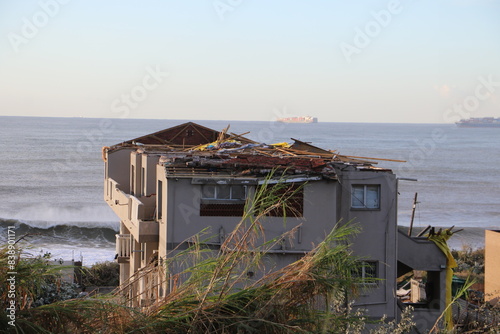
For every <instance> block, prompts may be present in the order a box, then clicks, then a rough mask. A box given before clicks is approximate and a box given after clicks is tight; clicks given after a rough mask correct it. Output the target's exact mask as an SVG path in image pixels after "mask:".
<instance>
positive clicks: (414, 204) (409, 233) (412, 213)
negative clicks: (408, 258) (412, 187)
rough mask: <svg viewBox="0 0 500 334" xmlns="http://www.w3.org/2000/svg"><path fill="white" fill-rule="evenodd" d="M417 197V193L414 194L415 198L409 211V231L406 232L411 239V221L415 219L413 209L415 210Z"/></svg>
mask: <svg viewBox="0 0 500 334" xmlns="http://www.w3.org/2000/svg"><path fill="white" fill-rule="evenodd" d="M417 196H418V193H415V198H414V199H413V209H412V210H411V221H410V229H409V230H408V236H409V237H411V232H412V230H413V220H414V219H415V209H416V208H417V203H418V202H417Z"/></svg>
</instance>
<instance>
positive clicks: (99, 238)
mask: <svg viewBox="0 0 500 334" xmlns="http://www.w3.org/2000/svg"><path fill="white" fill-rule="evenodd" d="M193 121H194V122H197V123H199V124H201V125H204V126H206V127H209V128H213V129H216V130H222V129H223V128H225V127H227V126H228V124H230V129H229V132H233V133H237V134H242V133H246V132H250V133H248V134H245V136H246V137H248V138H250V139H253V140H256V141H259V142H265V143H276V142H282V141H286V142H292V139H291V138H295V139H299V140H302V141H306V142H311V143H312V144H313V145H316V146H319V147H322V148H325V149H330V150H336V151H337V152H338V153H339V154H343V155H349V156H359V157H368V158H382V159H389V160H404V161H406V162H404V163H403V162H394V161H387V160H377V161H378V164H377V166H378V167H382V168H390V169H392V170H393V171H394V172H395V173H396V174H397V176H398V177H399V178H400V180H399V197H398V208H399V214H398V224H399V225H404V226H408V225H409V223H410V217H411V211H412V204H413V198H414V195H415V193H416V192H418V204H417V207H416V211H415V222H414V229H415V231H416V232H419V231H420V230H421V229H423V228H424V227H426V226H427V225H432V226H443V227H451V226H456V228H455V229H458V228H463V227H474V228H472V229H467V230H466V231H465V232H461V233H458V234H456V235H455V236H454V237H453V238H452V240H451V244H452V246H453V247H455V248H459V247H460V246H461V245H471V246H481V243H482V238H483V235H484V229H500V172H499V171H498V168H499V166H500V145H499V143H500V128H499V129H495V128H471V129H468V128H457V127H456V126H455V125H451V124H446V125H443V124H378V123H370V124H368V123H323V122H320V123H313V124H284V123H277V122H242V121H227V120H225V121H197V120H193ZM183 122H185V121H181V120H144V119H90V118H36V117H0V175H1V178H0V241H2V242H4V241H5V240H6V237H7V232H6V229H7V226H12V225H15V226H16V237H17V238H21V237H24V240H25V241H27V242H28V243H29V244H30V245H31V246H30V248H29V249H28V251H29V252H31V253H32V254H34V255H37V254H44V253H46V252H50V253H51V255H52V256H53V258H56V259H58V258H61V259H64V260H69V259H75V260H81V259H83V261H84V265H89V264H92V263H95V262H99V261H111V260H113V258H114V255H115V251H114V247H115V246H114V241H115V236H114V235H115V234H116V233H117V231H118V226H119V220H118V218H117V217H116V216H115V215H114V213H113V212H112V210H111V209H110V208H109V207H108V206H107V204H106V203H105V202H104V200H103V174H104V163H103V161H102V156H101V148H102V146H111V145H114V144H117V143H120V142H123V141H126V140H129V139H133V138H136V137H139V136H142V135H145V134H149V133H152V132H156V131H159V130H162V129H165V128H168V127H171V126H175V125H178V124H181V123H183ZM413 180H416V181H413Z"/></svg>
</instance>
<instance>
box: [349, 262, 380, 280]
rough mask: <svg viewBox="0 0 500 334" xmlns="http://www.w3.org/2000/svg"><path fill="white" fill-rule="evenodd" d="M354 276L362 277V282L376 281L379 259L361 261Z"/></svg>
mask: <svg viewBox="0 0 500 334" xmlns="http://www.w3.org/2000/svg"><path fill="white" fill-rule="evenodd" d="M353 276H354V277H356V278H360V279H361V282H362V283H375V279H376V278H377V277H378V275H377V261H361V262H360V264H359V267H358V268H356V269H355V271H354V272H353Z"/></svg>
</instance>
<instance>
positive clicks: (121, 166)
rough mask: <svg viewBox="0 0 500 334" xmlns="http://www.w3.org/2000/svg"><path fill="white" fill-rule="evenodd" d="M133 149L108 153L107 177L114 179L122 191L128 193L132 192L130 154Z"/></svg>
mask: <svg viewBox="0 0 500 334" xmlns="http://www.w3.org/2000/svg"><path fill="white" fill-rule="evenodd" d="M131 151H132V150H131V149H120V150H116V151H113V152H110V153H108V161H107V163H106V167H105V168H106V169H107V172H106V173H105V174H106V175H107V177H109V178H112V179H113V180H115V181H116V182H117V183H118V184H120V189H121V190H123V191H124V192H126V193H129V192H130V185H129V183H130V152H131Z"/></svg>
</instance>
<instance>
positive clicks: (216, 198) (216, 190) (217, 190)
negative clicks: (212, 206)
mask: <svg viewBox="0 0 500 334" xmlns="http://www.w3.org/2000/svg"><path fill="white" fill-rule="evenodd" d="M222 186H224V187H228V188H229V198H219V195H220V192H221V190H220V188H221V187H222ZM205 187H214V196H213V197H205V194H206V191H204V188H205ZM234 187H241V188H242V189H243V198H233V193H234V191H233V188H234ZM247 196H248V187H247V186H246V185H243V184H203V185H202V186H201V200H202V201H206V202H207V203H208V202H211V201H216V202H217V203H220V202H224V201H229V202H245V201H246V199H247Z"/></svg>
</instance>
